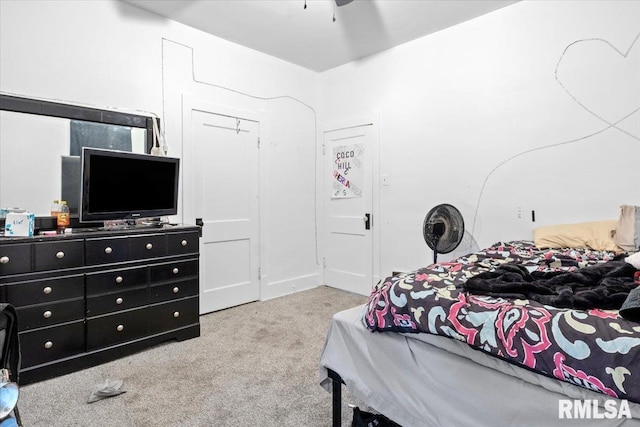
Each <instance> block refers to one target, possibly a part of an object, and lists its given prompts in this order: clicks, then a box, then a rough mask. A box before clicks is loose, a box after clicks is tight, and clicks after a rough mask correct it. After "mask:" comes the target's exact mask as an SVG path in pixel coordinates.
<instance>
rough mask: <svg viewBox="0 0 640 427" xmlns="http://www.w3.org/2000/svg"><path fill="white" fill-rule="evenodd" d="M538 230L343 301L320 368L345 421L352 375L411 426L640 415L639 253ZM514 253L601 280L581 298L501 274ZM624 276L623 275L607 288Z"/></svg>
mask: <svg viewBox="0 0 640 427" xmlns="http://www.w3.org/2000/svg"><path fill="white" fill-rule="evenodd" d="M538 240H540V239H538V238H537V239H536V242H534V241H512V242H498V243H496V244H494V245H492V246H491V247H489V248H486V249H484V250H481V251H477V252H475V253H471V254H469V255H465V256H463V257H459V258H456V259H454V260H452V261H449V262H444V263H438V264H432V265H430V266H428V267H425V268H422V269H419V270H416V271H414V272H409V273H401V274H395V275H392V276H389V277H387V278H385V279H384V280H381V281H380V282H379V283H378V284H377V285H376V286H375V287H374V289H373V291H372V293H371V295H370V297H369V300H368V302H367V304H365V305H364V306H359V307H354V308H352V309H349V310H346V311H343V312H340V313H337V314H335V315H334V316H333V318H332V320H331V323H330V326H329V330H328V332H327V337H326V342H325V346H324V348H323V351H322V353H321V357H320V372H319V376H320V378H319V379H320V384H321V385H322V386H323V387H324V388H325V389H326V390H328V391H332V392H333V394H334V412H333V413H334V426H337V425H340V419H339V417H340V415H339V414H340V410H339V405H340V403H341V402H340V400H341V399H340V388H341V385H340V384H341V383H344V384H345V385H346V387H347V388H348V389H349V392H350V393H351V394H352V395H353V396H354V397H355V398H356V399H358V400H360V401H362V402H364V403H365V404H366V405H368V406H369V407H371V408H373V409H374V410H375V411H377V412H380V413H382V414H384V415H386V416H387V417H388V418H390V419H392V420H394V421H395V422H397V423H399V424H400V425H402V426H403V427H410V426H482V425H487V426H496V425H500V426H511V425H517V426H527V425H544V426H556V425H557V426H565V425H571V424H572V423H573V424H574V425H581V426H584V425H598V426H609V425H610V426H640V323H638V322H637V321H636V320H637V319H634V320H630V319H629V318H624V317H622V316H621V314H620V311H619V310H618V309H617V308H619V307H620V301H621V300H622V299H624V300H625V301H626V300H627V299H628V295H629V294H630V290H632V289H634V288H635V287H637V286H638V285H640V277H637V276H638V274H637V273H635V267H630V266H629V264H628V263H625V261H624V257H625V256H627V255H629V253H624V254H622V255H621V254H620V252H619V251H611V250H594V249H590V248H587V247H574V248H544V249H541V248H540V247H539V246H538V244H539V242H538ZM559 245H560V246H562V244H561V243H560V244H559ZM618 249H619V248H618ZM616 265H617V266H618V267H621V268H622V269H623V270H624V271H623V272H621V271H620V270H618V271H617V272H615V273H613V271H614V269H611V268H609V267H610V266H616ZM625 265H626V266H627V267H625ZM514 267H517V268H518V269H520V272H521V273H522V275H524V276H527V275H531V276H533V277H535V278H536V280H535V281H534V282H535V283H536V284H539V283H545V282H540V280H542V279H540V278H544V280H551V279H553V280H560V279H562V280H564V279H565V278H567V277H571V280H577V281H580V280H582V279H581V278H580V277H581V275H583V274H586V273H587V272H589V273H591V272H595V271H598V270H599V273H598V278H597V282H598V283H597V284H595V283H591V282H590V283H589V284H588V286H587V287H586V288H581V287H580V286H578V287H575V286H574V287H573V288H572V289H573V291H574V295H575V298H573V297H571V298H569V300H567V298H566V297H567V295H566V294H565V295H563V296H562V298H561V297H560V295H559V294H562V292H557V294H554V293H553V292H552V293H551V294H550V295H545V294H544V292H543V291H540V289H539V288H535V290H536V292H534V293H526V291H523V290H522V288H521V287H519V285H520V284H519V283H518V286H514V285H513V282H514V280H513V277H512V276H509V277H510V278H508V279H505V276H503V275H501V274H500V272H501V271H503V270H506V271H507V273H509V274H511V273H513V271H509V269H513V268H514ZM605 267H606V268H605ZM629 267H630V268H629ZM605 270H606V271H605ZM613 276H615V277H613ZM620 276H624V279H620V280H619V278H620ZM494 279H495V280H494ZM530 279H531V277H528V278H527V280H530ZM510 280H511V281H510ZM610 280H614V285H615V286H618V285H620V286H621V287H615V291H612V292H611V293H609V294H607V293H605V294H604V296H603V294H602V293H600V294H599V293H598V292H601V291H602V286H605V285H606V286H609V285H611V283H612V282H610ZM515 282H517V280H515ZM605 282H606V283H605ZM487 283H490V286H489V285H487ZM505 283H506V286H505ZM496 284H497V285H496ZM603 284H604V285H603ZM485 285H487V286H486V287H483V286H485ZM494 285H495V286H494ZM606 286H605V287H606ZM496 290H498V291H497V292H496ZM582 291H585V292H586V293H584V294H583V293H581V292H582ZM520 292H525V294H524V295H525V296H526V297H523V295H521V294H520ZM594 292H595V293H594ZM540 295H541V296H540ZM594 296H595V297H594ZM585 298H586V299H585ZM594 298H595V300H596V301H595V303H593V301H594ZM585 301H586V302H585ZM550 302H552V303H554V304H556V305H551V304H549V303H550ZM584 304H587V305H595V307H586V306H584ZM576 418H577V419H576Z"/></svg>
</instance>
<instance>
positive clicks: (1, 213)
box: [0, 208, 26, 219]
mask: <svg viewBox="0 0 640 427" xmlns="http://www.w3.org/2000/svg"><path fill="white" fill-rule="evenodd" d="M9 212H26V210H25V209H20V208H0V219H4V218H6V217H7V214H8V213H9Z"/></svg>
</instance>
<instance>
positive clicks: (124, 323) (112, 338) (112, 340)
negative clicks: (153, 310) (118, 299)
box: [87, 309, 149, 351]
mask: <svg viewBox="0 0 640 427" xmlns="http://www.w3.org/2000/svg"><path fill="white" fill-rule="evenodd" d="M148 321H149V312H148V311H147V310H146V309H138V310H130V311H123V312H120V313H116V314H111V315H108V316H100V317H95V318H92V319H88V320H87V350H88V351H91V350H95V349H97V348H102V347H108V346H110V345H113V344H119V343H123V342H125V341H130V340H134V339H136V338H140V337H143V336H145V335H147V330H148V328H147V323H148Z"/></svg>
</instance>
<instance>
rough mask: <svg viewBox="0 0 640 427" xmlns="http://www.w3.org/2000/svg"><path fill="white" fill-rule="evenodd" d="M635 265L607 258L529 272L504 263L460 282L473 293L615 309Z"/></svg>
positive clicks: (631, 285)
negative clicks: (569, 267) (563, 268)
mask: <svg viewBox="0 0 640 427" xmlns="http://www.w3.org/2000/svg"><path fill="white" fill-rule="evenodd" d="M635 271H636V269H635V268H634V267H633V266H632V265H631V264H628V263H626V262H622V261H609V262H605V263H602V264H597V265H594V266H590V267H584V268H581V269H578V270H576V271H570V272H566V271H553V272H539V271H534V272H532V273H530V272H529V271H528V270H527V268H526V267H524V266H522V265H519V264H505V265H501V266H500V267H498V268H496V269H495V270H494V271H487V272H485V273H480V274H478V275H477V276H475V277H472V278H471V279H469V280H468V281H467V282H466V283H465V284H463V285H462V289H463V290H464V291H467V292H470V293H473V294H482V295H490V296H494V297H504V298H520V299H531V300H535V301H539V302H541V303H542V304H547V305H552V306H555V307H560V308H574V309H578V310H586V309H591V308H601V309H605V310H612V309H619V308H620V307H621V306H622V304H623V303H624V302H625V300H626V299H627V296H629V292H631V290H632V289H634V288H635V287H636V286H637V285H636V284H634V280H633V276H634V273H635Z"/></svg>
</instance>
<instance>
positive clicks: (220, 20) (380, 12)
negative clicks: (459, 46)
mask: <svg viewBox="0 0 640 427" xmlns="http://www.w3.org/2000/svg"><path fill="white" fill-rule="evenodd" d="M122 1H124V2H126V3H129V4H132V5H135V6H138V7H140V8H142V9H146V10H149V11H151V12H154V13H156V14H158V15H161V16H164V17H166V18H169V19H172V20H174V21H177V22H181V23H183V24H186V25H189V26H191V27H194V28H198V29H200V30H202V31H205V32H207V33H210V34H213V35H215V36H218V37H221V38H223V39H226V40H229V41H232V42H235V43H237V44H240V45H242V46H246V47H248V48H251V49H255V50H257V51H260V52H263V53H266V54H268V55H272V56H275V57H277V58H280V59H283V60H285V61H288V62H291V63H293V64H297V65H300V66H301V67H304V68H308V69H310V70H313V71H324V70H327V69H330V68H333V67H336V66H339V65H342V64H345V63H347V62H351V61H354V60H357V59H359V58H363V57H365V56H368V55H372V54H374V53H377V52H380V51H383V50H385V49H389V48H390V47H393V46H397V45H399V44H402V43H405V42H408V41H410V40H413V39H416V38H419V37H422V36H425V35H427V34H431V33H434V32H436V31H440V30H442V29H444V28H447V27H451V26H453V25H456V24H459V23H461V22H464V21H468V20H470V19H473V18H476V17H478V16H481V15H484V14H486V13H489V12H492V11H494V10H497V9H500V8H502V7H505V6H508V5H510V4H513V3H515V2H516V1H518V0H355V1H353V2H352V3H349V4H346V5H344V6H340V7H338V6H336V3H335V2H334V1H333V0H306V2H305V0H122ZM305 4H306V6H307V7H306V8H305ZM334 15H335V21H334V19H333V18H334Z"/></svg>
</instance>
